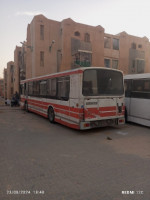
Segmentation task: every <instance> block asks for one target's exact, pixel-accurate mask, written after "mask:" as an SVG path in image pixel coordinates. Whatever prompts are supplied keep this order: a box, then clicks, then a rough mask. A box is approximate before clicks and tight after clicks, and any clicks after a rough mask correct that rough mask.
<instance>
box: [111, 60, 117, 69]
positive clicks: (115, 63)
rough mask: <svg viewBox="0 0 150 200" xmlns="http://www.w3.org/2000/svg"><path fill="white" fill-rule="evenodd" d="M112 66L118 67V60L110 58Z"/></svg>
mask: <svg viewBox="0 0 150 200" xmlns="http://www.w3.org/2000/svg"><path fill="white" fill-rule="evenodd" d="M112 68H113V69H118V60H112Z"/></svg>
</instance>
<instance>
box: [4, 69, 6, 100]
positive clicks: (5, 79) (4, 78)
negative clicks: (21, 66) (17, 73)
mask: <svg viewBox="0 0 150 200" xmlns="http://www.w3.org/2000/svg"><path fill="white" fill-rule="evenodd" d="M4 98H5V99H7V69H6V68H4Z"/></svg>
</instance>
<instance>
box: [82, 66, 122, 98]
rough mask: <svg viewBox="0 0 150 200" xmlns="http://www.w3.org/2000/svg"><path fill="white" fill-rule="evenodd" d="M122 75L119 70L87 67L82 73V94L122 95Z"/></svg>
mask: <svg viewBox="0 0 150 200" xmlns="http://www.w3.org/2000/svg"><path fill="white" fill-rule="evenodd" d="M123 93H124V88H123V75H122V73H121V72H119V71H112V70H105V69H87V70H85V71H84V74H83V88H82V94H83V95H84V96H101V95H102V96H112V95H115V96H117V95H123Z"/></svg>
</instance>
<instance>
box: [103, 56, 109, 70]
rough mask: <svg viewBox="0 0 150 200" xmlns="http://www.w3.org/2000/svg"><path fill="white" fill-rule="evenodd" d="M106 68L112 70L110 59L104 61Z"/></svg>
mask: <svg viewBox="0 0 150 200" xmlns="http://www.w3.org/2000/svg"><path fill="white" fill-rule="evenodd" d="M104 67H108V68H110V59H108V58H105V59H104Z"/></svg>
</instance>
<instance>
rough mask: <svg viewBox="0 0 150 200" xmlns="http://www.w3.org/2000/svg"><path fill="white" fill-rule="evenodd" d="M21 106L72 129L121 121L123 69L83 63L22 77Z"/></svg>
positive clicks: (120, 122)
mask: <svg viewBox="0 0 150 200" xmlns="http://www.w3.org/2000/svg"><path fill="white" fill-rule="evenodd" d="M20 89H21V103H20V104H21V107H22V108H24V109H25V110H26V111H31V112H35V113H37V114H39V115H42V116H44V117H46V118H48V119H49V121H50V122H51V123H53V122H58V123H60V124H63V125H66V126H68V127H71V128H74V129H80V130H84V129H91V128H96V127H104V126H113V125H121V124H124V122H125V118H124V113H125V105H124V84H123V73H122V72H121V71H119V70H115V69H108V68H102V67H90V68H89V67H84V68H82V67H81V68H78V69H73V70H70V71H64V72H59V73H55V74H49V75H45V76H40V77H36V78H31V79H27V80H22V81H21V85H20Z"/></svg>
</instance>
